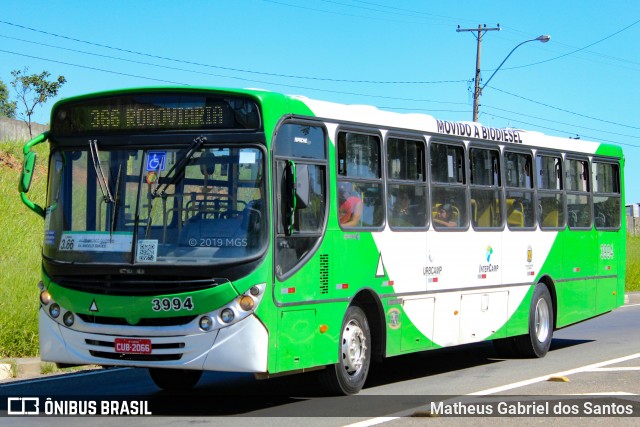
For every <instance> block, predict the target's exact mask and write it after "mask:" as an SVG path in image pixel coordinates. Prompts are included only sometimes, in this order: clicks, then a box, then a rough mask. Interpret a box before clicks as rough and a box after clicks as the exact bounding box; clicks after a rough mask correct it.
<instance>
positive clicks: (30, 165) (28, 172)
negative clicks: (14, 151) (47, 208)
mask: <svg viewBox="0 0 640 427" xmlns="http://www.w3.org/2000/svg"><path fill="white" fill-rule="evenodd" d="M48 138H49V131H47V132H44V133H42V134H40V135H38V136H36V137H35V138H33V139H32V140H31V141H29V142H27V143H26V144H25V145H24V148H23V149H22V152H23V154H24V162H23V163H22V175H21V176H20V182H19V183H18V190H19V191H20V198H21V199H22V202H23V203H24V204H25V205H27V207H28V208H29V209H31V210H32V211H34V212H35V213H37V214H38V215H40V216H41V217H43V218H44V217H45V212H44V209H42V207H41V206H38V205H36V204H35V203H33V202H32V201H31V200H29V198H28V197H27V192H28V191H29V188H30V187H31V180H32V179H33V170H34V168H35V165H36V157H37V156H36V153H34V152H33V151H31V147H33V146H34V145H38V144H40V143H42V142H44V141H46V140H47V139H48Z"/></svg>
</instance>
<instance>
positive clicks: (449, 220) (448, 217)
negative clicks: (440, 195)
mask: <svg viewBox="0 0 640 427" xmlns="http://www.w3.org/2000/svg"><path fill="white" fill-rule="evenodd" d="M437 209H438V211H437V214H436V216H434V217H433V222H434V223H436V224H438V225H443V226H445V227H456V226H457V225H458V224H456V222H455V221H454V219H453V214H452V210H451V205H449V204H442V205H439V206H438V207H437Z"/></svg>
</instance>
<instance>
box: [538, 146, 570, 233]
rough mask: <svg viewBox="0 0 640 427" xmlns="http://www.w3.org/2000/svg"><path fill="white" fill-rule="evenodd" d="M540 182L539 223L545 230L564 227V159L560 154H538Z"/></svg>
mask: <svg viewBox="0 0 640 427" xmlns="http://www.w3.org/2000/svg"><path fill="white" fill-rule="evenodd" d="M536 176H537V184H538V223H539V224H540V228H541V229H543V230H557V229H560V228H564V225H565V219H564V196H563V193H562V159H561V158H560V157H559V156H552V155H550V156H545V155H538V156H536Z"/></svg>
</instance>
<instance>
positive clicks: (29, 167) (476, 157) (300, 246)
mask: <svg viewBox="0 0 640 427" xmlns="http://www.w3.org/2000/svg"><path fill="white" fill-rule="evenodd" d="M45 140H48V141H49V144H50V148H51V149H50V156H49V165H48V171H49V172H48V189H47V201H46V206H45V207H40V206H38V205H36V204H34V203H32V202H31V201H30V200H29V198H28V194H27V192H28V190H29V186H30V182H31V175H32V171H33V167H34V163H35V155H34V153H33V152H32V151H31V150H30V149H31V147H32V146H34V145H35V144H39V143H42V142H44V141H45ZM24 154H25V163H24V169H23V175H22V178H21V182H20V192H21V197H22V199H23V201H24V202H25V203H26V204H27V206H29V207H30V208H31V209H32V210H34V211H35V212H36V213H38V214H39V215H41V216H42V217H43V218H44V244H43V253H42V280H41V281H40V283H39V284H38V286H39V288H40V300H41V307H40V313H39V327H40V351H41V357H42V359H43V360H47V361H52V362H57V363H59V364H63V365H78V364H96V365H108V366H113V365H119V366H132V367H145V368H148V369H149V372H150V374H151V378H152V379H153V380H154V382H155V383H156V384H157V385H158V386H159V387H161V388H165V389H184V388H189V387H192V386H193V385H195V384H196V383H197V381H198V380H199V378H200V375H201V373H202V371H232V372H250V373H254V374H255V375H256V377H258V378H267V377H270V376H274V375H280V374H284V373H297V372H304V371H311V370H318V371H319V372H318V374H319V376H320V378H321V379H322V381H323V383H324V384H325V385H326V386H327V387H329V389H331V390H332V391H334V392H336V393H340V394H352V393H357V392H358V391H359V390H360V389H361V388H362V387H363V385H364V383H365V380H366V378H367V373H368V371H369V367H370V363H371V361H372V360H374V359H380V358H385V357H391V356H396V355H401V354H406V353H411V352H417V351H424V350H429V349H437V348H441V347H447V346H454V345H459V344H465V343H471V342H478V341H484V340H492V341H493V342H494V344H495V347H496V349H497V350H498V351H499V352H500V353H502V354H506V355H519V356H523V355H524V356H531V357H542V356H544V355H545V354H546V353H547V351H548V349H549V346H550V343H551V339H552V334H553V331H554V330H556V329H559V328H563V327H565V326H568V325H571V324H574V323H577V322H580V321H583V320H585V319H589V318H591V317H594V316H597V315H600V314H602V313H605V312H608V311H610V310H612V309H614V308H616V307H619V306H620V305H622V304H623V300H624V283H625V258H626V254H625V239H626V234H625V229H624V225H623V224H624V221H622V215H623V209H622V206H624V196H623V195H624V182H623V170H624V157H623V154H622V151H621V149H620V148H618V147H615V146H612V145H606V144H600V143H597V142H589V141H584V140H575V139H564V138H558V137H553V136H547V135H544V134H541V133H536V132H527V131H523V130H516V129H496V128H488V127H484V126H482V125H481V124H479V123H470V122H450V121H442V120H436V119H434V118H433V117H431V116H428V115H423V114H398V113H391V112H385V111H381V110H379V109H377V108H374V107H370V106H359V105H341V104H334V103H329V102H324V101H317V100H312V99H308V98H305V97H301V96H287V95H283V94H278V93H272V92H268V91H260V90H229V89H218V88H183V87H174V88H167V87H157V88H138V89H128V90H119V91H110V92H103V93H96V94H91V95H86V96H79V97H74V98H69V99H65V100H62V101H60V102H58V103H57V104H56V105H55V106H54V107H53V110H52V113H51V129H50V131H48V132H45V133H43V134H42V135H40V136H38V137H36V138H35V139H33V140H31V141H29V142H28V143H27V144H26V145H25V147H24Z"/></svg>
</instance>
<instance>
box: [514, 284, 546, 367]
mask: <svg viewBox="0 0 640 427" xmlns="http://www.w3.org/2000/svg"><path fill="white" fill-rule="evenodd" d="M552 337H553V301H552V300H551V294H549V289H547V287H546V286H545V285H544V284H542V283H538V284H537V285H536V287H535V289H534V291H533V297H532V298H531V306H530V309H529V333H528V334H526V335H521V336H518V337H515V339H514V340H515V345H516V348H517V350H518V352H519V353H520V354H521V355H523V356H527V357H544V356H545V355H546V354H547V352H548V351H549V347H550V346H551V338H552Z"/></svg>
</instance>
